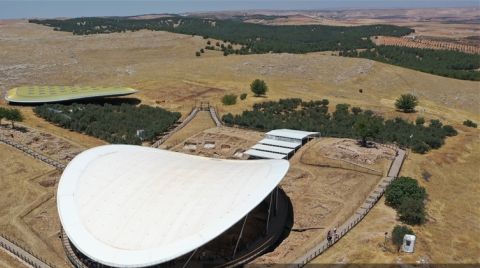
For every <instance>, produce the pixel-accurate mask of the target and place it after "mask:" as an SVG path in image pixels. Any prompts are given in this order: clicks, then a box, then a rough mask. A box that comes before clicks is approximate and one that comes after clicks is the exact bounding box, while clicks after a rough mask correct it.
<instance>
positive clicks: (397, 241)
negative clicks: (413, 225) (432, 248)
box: [392, 225, 415, 249]
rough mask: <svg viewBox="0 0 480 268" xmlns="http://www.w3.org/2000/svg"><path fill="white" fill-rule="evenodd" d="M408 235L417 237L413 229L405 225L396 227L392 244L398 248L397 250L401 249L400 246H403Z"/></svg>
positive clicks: (393, 231)
mask: <svg viewBox="0 0 480 268" xmlns="http://www.w3.org/2000/svg"><path fill="white" fill-rule="evenodd" d="M406 234H409V235H415V233H414V232H413V231H412V229H410V228H408V227H407V226H403V225H395V227H393V230H392V243H393V244H394V245H395V246H397V249H400V246H402V244H403V238H404V237H405V235H406Z"/></svg>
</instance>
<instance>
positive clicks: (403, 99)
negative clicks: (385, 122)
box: [395, 94, 418, 113]
mask: <svg viewBox="0 0 480 268" xmlns="http://www.w3.org/2000/svg"><path fill="white" fill-rule="evenodd" d="M417 105H418V99H417V97H416V96H414V95H412V94H403V95H401V96H400V97H399V98H398V99H397V100H396V101H395V107H396V108H397V109H399V110H402V111H403V112H405V113H412V112H415V107H416V106H417Z"/></svg>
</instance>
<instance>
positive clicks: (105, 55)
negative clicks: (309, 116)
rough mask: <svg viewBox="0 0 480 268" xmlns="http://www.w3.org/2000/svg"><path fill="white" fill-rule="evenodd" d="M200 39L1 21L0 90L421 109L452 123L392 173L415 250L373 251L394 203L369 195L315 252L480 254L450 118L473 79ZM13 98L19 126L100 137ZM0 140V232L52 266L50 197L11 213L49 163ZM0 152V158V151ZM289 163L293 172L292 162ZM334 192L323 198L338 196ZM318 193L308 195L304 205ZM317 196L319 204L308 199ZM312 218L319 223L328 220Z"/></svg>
mask: <svg viewBox="0 0 480 268" xmlns="http://www.w3.org/2000/svg"><path fill="white" fill-rule="evenodd" d="M205 42H206V40H204V39H203V38H201V37H192V36H185V35H177V34H172V33H165V32H149V31H139V32H135V33H122V34H120V33H119V34H109V35H92V36H73V35H71V34H69V33H62V32H55V31H52V30H51V29H50V28H47V27H43V26H40V25H34V24H28V23H26V22H25V21H8V22H2V23H0V58H1V61H0V90H1V91H2V93H3V92H5V91H6V90H7V89H9V88H11V87H14V86H18V85H24V84H25V85H31V84H33V85H92V86H102V85H118V86H130V87H133V88H136V89H138V90H140V92H139V93H137V94H136V95H133V97H136V98H138V99H140V100H141V102H142V103H145V104H150V105H157V106H162V107H164V108H167V109H170V110H173V111H180V112H182V114H183V115H185V114H187V113H188V112H190V110H191V108H192V106H193V105H195V103H198V102H200V101H209V102H210V103H211V104H213V105H215V106H217V107H218V110H219V112H220V113H221V114H222V113H227V112H233V113H239V112H241V111H243V110H245V109H247V108H251V106H252V105H253V104H254V103H257V102H261V101H265V100H274V99H278V98H287V97H301V98H303V99H305V100H309V99H322V98H327V99H329V100H330V101H331V106H332V107H333V106H334V105H335V104H337V103H344V102H346V103H350V104H352V105H357V106H360V107H362V108H365V109H372V110H374V111H375V112H377V113H379V114H383V115H385V116H387V117H395V116H402V117H406V118H410V119H414V118H415V117H416V116H417V115H421V116H424V117H426V118H427V119H431V118H438V119H441V120H442V121H444V122H445V123H449V124H452V125H454V127H456V128H458V129H460V133H459V135H458V136H457V137H453V138H448V139H447V144H446V145H445V146H444V147H442V148H441V149H440V150H436V151H432V152H430V153H428V154H427V155H416V154H410V156H409V158H408V160H407V162H406V164H405V167H404V169H403V171H402V174H403V175H412V176H414V177H415V178H417V179H419V181H420V183H421V184H422V185H423V186H425V187H426V188H427V192H428V194H429V201H428V203H427V212H428V215H429V220H428V222H427V223H426V224H425V225H424V226H421V227H415V228H414V230H415V231H416V232H417V234H418V239H419V240H418V247H417V251H416V253H414V254H413V255H405V254H397V253H394V252H383V251H382V249H381V248H380V247H379V246H378V245H379V243H382V242H383V239H384V235H383V234H384V232H385V231H390V230H391V229H392V228H393V226H394V224H395V223H396V222H397V220H396V217H395V213H394V211H393V210H391V209H390V208H388V207H385V206H384V205H383V204H381V203H380V204H379V205H378V206H376V207H375V208H374V209H373V210H372V212H371V213H370V214H369V215H368V216H367V217H366V218H365V220H364V221H363V222H362V223H361V224H360V225H359V226H358V227H356V228H355V229H354V230H353V231H352V232H351V233H349V234H348V235H347V236H346V237H345V238H344V239H342V240H341V241H340V242H339V243H338V244H336V245H335V246H334V247H333V248H332V249H330V250H329V251H327V252H326V253H325V254H324V255H322V256H320V257H319V258H317V259H316V262H320V263H331V262H358V263H362V262H363V263H397V262H416V261H422V260H426V261H428V262H436V263H439V262H480V259H479V257H478V252H479V251H480V248H479V244H478V242H477V241H476V240H474V238H475V237H478V236H479V234H480V231H479V227H478V226H480V224H479V222H480V210H479V209H478V208H479V207H480V204H479V199H478V195H479V193H480V189H479V184H478V179H479V173H480V172H479V171H480V170H479V167H478V163H479V162H480V142H479V134H480V132H479V131H478V130H477V129H469V128H465V127H463V126H461V122H463V121H464V120H465V119H472V120H474V121H477V122H478V121H480V106H479V103H480V94H479V90H480V83H479V82H472V81H462V80H455V79H450V78H445V77H439V76H435V75H431V74H425V73H420V72H416V71H413V70H409V69H405V68H401V67H396V66H391V65H387V64H383V63H378V62H373V61H369V60H366V59H354V58H343V57H336V56H330V55H328V54H326V53H311V54H307V55H292V54H265V55H246V56H235V55H230V56H228V57H224V56H223V55H221V54H220V53H219V52H212V51H207V52H206V53H205V54H204V55H202V56H201V57H195V51H197V50H198V49H199V48H201V47H204V46H205ZM255 78H261V79H264V80H265V81H266V82H267V83H268V85H269V92H268V94H267V97H265V98H255V97H252V95H251V94H250V92H249V89H248V87H249V84H250V82H251V81H252V80H253V79H255ZM359 89H362V90H363V93H360V92H359ZM407 92H414V93H415V94H416V95H417V96H418V97H419V99H420V106H419V107H418V109H417V110H418V112H417V113H416V114H408V115H405V114H401V113H398V112H397V111H395V109H394V108H393V103H394V100H395V98H397V97H398V96H399V95H400V94H402V93H407ZM225 93H234V94H237V95H240V94H241V93H249V95H248V97H247V99H246V100H245V101H240V100H239V101H238V103H237V104H236V105H233V106H223V105H222V104H221V102H220V98H221V97H222V96H223V95H224V94H225ZM2 105H6V104H2ZM19 108H20V109H21V110H22V112H23V113H24V115H25V116H26V120H25V125H27V126H30V127H33V128H36V129H39V130H43V131H45V132H48V133H51V134H54V135H58V136H60V137H63V138H65V139H66V140H68V141H70V142H72V143H73V144H76V145H78V146H79V147H83V148H88V147H92V146H96V145H100V144H103V143H104V142H102V141H100V140H98V139H95V138H92V137H88V136H85V135H81V134H78V133H75V132H71V131H68V130H65V129H62V128H59V127H56V126H53V125H51V124H49V123H47V122H45V121H44V120H42V119H39V118H37V117H36V116H35V115H34V114H33V112H32V108H31V107H27V106H21V107H19ZM204 119H205V120H204ZM198 120H199V124H196V125H195V127H193V126H192V128H194V129H193V130H189V129H186V130H185V132H184V133H178V135H179V137H177V138H175V141H174V142H172V143H173V144H177V143H178V144H179V145H177V146H183V144H182V143H181V142H179V141H180V140H182V139H184V138H188V137H190V136H193V135H194V134H195V132H196V131H200V130H203V129H206V128H208V127H209V126H210V124H211V122H210V121H209V120H207V119H206V118H203V119H202V118H199V119H198ZM200 121H202V122H200ZM173 144H172V145H173ZM0 149H1V150H0V159H1V160H2V161H0V162H1V163H0V165H1V166H0V171H1V173H0V174H2V175H1V177H0V187H1V188H2V189H7V190H5V191H6V192H8V194H2V197H1V200H0V204H1V205H0V210H2V214H1V215H2V216H1V218H0V220H1V222H0V224H1V226H2V230H5V232H7V233H11V235H12V236H13V235H15V237H18V239H20V240H21V241H22V242H25V243H26V244H27V245H28V246H29V247H30V248H35V249H36V251H37V249H38V253H40V254H42V255H43V254H45V258H47V260H50V261H51V262H54V263H57V264H60V265H59V266H60V267H62V266H61V263H62V261H64V259H62V258H63V256H64V255H63V250H62V249H61V246H60V244H59V241H58V240H57V238H56V235H57V232H58V227H59V225H58V219H56V216H54V215H56V211H55V209H54V208H55V206H54V199H49V201H47V203H44V205H42V206H39V207H37V208H36V209H35V210H33V211H32V212H31V213H30V214H26V215H25V217H22V218H21V219H22V220H19V215H22V212H23V211H25V209H26V208H27V207H29V206H31V204H33V203H35V202H38V200H40V199H42V198H47V196H48V195H49V194H50V195H51V194H52V193H53V192H54V189H55V187H53V186H51V187H44V186H41V185H39V184H38V182H39V181H40V180H47V179H46V178H44V177H41V175H42V174H47V173H48V172H50V169H49V168H48V167H46V166H43V164H39V163H36V162H35V161H32V159H30V158H28V157H27V156H24V155H23V154H21V153H18V152H17V151H15V150H13V149H9V148H7V147H5V146H3V145H2V146H1V148H0ZM5 159H6V160H7V161H3V160H5ZM294 161H295V160H294ZM27 163H28V164H27ZM423 170H427V171H428V172H430V173H431V174H432V178H431V179H430V181H428V182H426V181H423V179H422V178H421V173H422V171H423ZM291 172H292V174H293V173H295V172H297V173H298V172H299V171H298V170H297V169H293V170H292V171H291ZM309 172H312V173H314V174H317V173H318V174H317V175H318V176H325V177H328V176H329V174H330V173H335V172H334V171H328V169H320V168H317V169H315V170H314V171H309ZM298 174H300V173H298ZM298 174H297V175H298ZM293 175H295V174H293ZM293 175H291V176H293ZM38 176H40V177H38ZM345 176H347V175H345ZM347 177H348V176H347ZM35 178H36V179H35ZM355 180H356V181H359V180H362V178H356V179H355V178H352V181H351V182H352V184H350V186H349V187H352V185H353V186H354V185H356V184H355V183H353V181H355ZM365 180H369V179H367V178H365ZM287 182H288V180H287V181H286V183H287ZM311 183H315V185H316V187H322V186H323V184H322V183H321V182H315V181H313V180H311ZM325 183H331V184H332V185H333V184H334V182H325ZM345 183H347V182H345ZM347 184H348V183H347ZM368 185H370V184H366V185H365V187H368ZM308 186H309V184H308V183H306V184H305V185H304V187H305V188H309V187H308ZM285 187H286V188H288V185H287V186H285ZM331 187H335V186H331ZM339 187H342V185H341V184H339ZM365 189H366V188H365ZM2 193H3V192H2ZM300 193H301V191H300V190H299V192H295V191H290V192H289V194H290V195H292V196H295V195H298V194H300ZM325 194H328V193H325ZM313 195H315V194H314V193H311V196H313ZM336 198H337V199H336V201H335V202H336V203H335V204H337V203H341V202H340V201H339V200H341V199H342V198H343V199H348V196H337V197H336ZM319 202H320V201H318V200H317V201H315V202H313V201H312V206H313V205H314V204H317V203H319ZM325 203H327V202H325ZM321 205H322V204H321V202H320V204H318V206H319V208H318V209H321ZM341 213H343V211H342V212H341ZM338 217H340V218H341V216H338ZM333 219H339V218H335V217H333ZM321 224H322V225H325V227H327V228H328V226H329V225H328V224H329V223H321ZM320 235H323V234H320ZM292 239H293V236H292ZM49 241H52V242H49ZM55 241H56V242H55ZM1 256H2V255H0V259H2V261H3V262H8V257H7V258H6V259H3V258H2V257H1ZM0 264H1V263H0Z"/></svg>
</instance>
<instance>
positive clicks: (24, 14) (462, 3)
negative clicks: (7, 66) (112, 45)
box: [0, 0, 480, 19]
mask: <svg viewBox="0 0 480 268" xmlns="http://www.w3.org/2000/svg"><path fill="white" fill-rule="evenodd" d="M479 5H480V0H473V1H472V0H421V1H411V0H407V1H399V0H383V1H380V0H373V1H372V0H369V1H365V0H345V1H343V0H337V1H331V0H329V1H323V0H309V1H308V0H307V1H305V0H298V1H296V0H290V1H287V0H280V1H275V0H257V1H238V0H214V1H202V0H176V1H173V0H140V1H133V0H123V1H114V0H100V1H94V0H83V1H82V0H62V1H59V0H57V1H51V0H0V19H9V18H32V17H40V18H53V17H81V16H125V15H138V14H151V13H184V12H195V11H219V10H248V9H283V10H286V9H289V10H291V9H295V10H307V9H345V8H409V7H469V6H477V7H478V6H479Z"/></svg>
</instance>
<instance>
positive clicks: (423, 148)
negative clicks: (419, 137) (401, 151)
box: [412, 141, 430, 154]
mask: <svg viewBox="0 0 480 268" xmlns="http://www.w3.org/2000/svg"><path fill="white" fill-rule="evenodd" d="M429 150H430V146H428V144H426V143H425V142H423V141H417V142H416V143H414V144H413V146H412V151H413V152H415V153H418V154H424V153H426V152H428V151H429Z"/></svg>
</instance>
